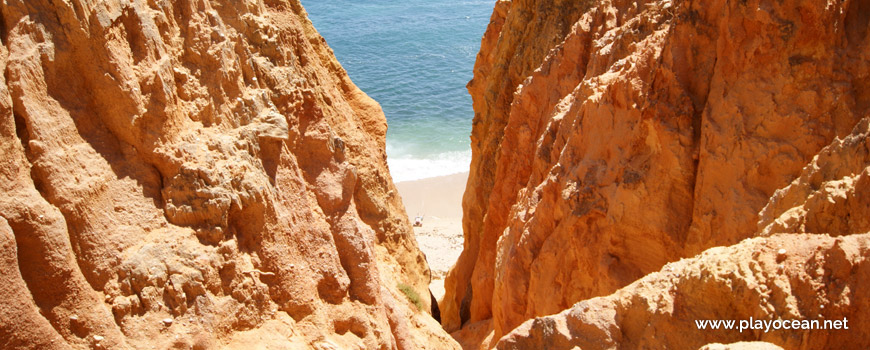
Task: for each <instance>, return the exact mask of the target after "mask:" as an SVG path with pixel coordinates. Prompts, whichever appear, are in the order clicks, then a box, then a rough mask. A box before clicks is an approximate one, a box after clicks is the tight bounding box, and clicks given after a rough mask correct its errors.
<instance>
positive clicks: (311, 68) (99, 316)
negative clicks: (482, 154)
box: [0, 0, 457, 349]
mask: <svg viewBox="0 0 870 350" xmlns="http://www.w3.org/2000/svg"><path fill="white" fill-rule="evenodd" d="M0 12H2V18H0V32H2V33H0V34H2V36H0V38H2V45H0V66H2V67H3V71H4V74H3V76H2V77H0V80H2V81H0V138H2V142H0V156H2V162H0V174H2V175H0V176H2V179H3V181H2V182H0V193H2V195H0V217H2V218H0V279H2V280H0V298H2V299H3V302H2V303H0V309H2V310H0V321H2V322H0V347H2V348H4V349H43V348H44V349H67V348H70V349H83V348H108V349H130V348H148V349H151V348H159V349H163V348H173V349H212V348H246V349H247V348H251V346H252V345H256V346H257V347H256V348H282V349H284V348H293V349H295V348H317V349H332V348H346V349H352V348H359V349H412V348H427V347H429V348H436V349H444V348H454V347H456V346H457V345H456V343H455V342H454V341H453V340H452V339H451V338H450V337H449V336H448V335H447V334H446V333H445V332H444V331H443V330H441V329H440V327H438V324H437V322H436V321H434V320H433V319H432V318H431V317H430V316H429V315H428V313H427V310H428V309H425V308H424V310H426V311H420V310H418V309H417V307H416V306H414V303H413V302H412V301H411V300H409V297H408V296H406V295H405V294H403V293H402V292H400V291H399V288H398V287H397V286H398V285H400V284H402V285H407V286H409V287H410V288H411V289H412V290H414V291H416V292H417V293H418V294H420V295H424V296H425V295H428V291H427V285H428V281H429V276H428V268H427V265H426V262H425V259H424V257H423V255H422V254H421V253H420V251H419V250H418V249H417V245H416V242H415V240H414V238H413V235H412V231H411V227H410V225H409V223H408V222H407V218H406V217H405V215H404V208H403V207H402V204H401V201H400V199H399V197H398V196H397V195H396V191H395V189H394V186H393V184H392V180H391V179H390V175H389V172H388V170H387V167H386V162H385V160H386V155H385V150H384V149H385V146H384V142H385V140H384V137H385V132H386V122H385V119H384V116H383V113H382V112H381V110H380V107H379V106H378V105H377V103H375V102H374V101H373V100H371V99H370V98H368V97H367V96H366V95H365V94H364V93H362V92H361V91H360V90H359V89H357V88H356V86H355V85H354V84H353V83H352V82H351V81H350V80H349V79H348V77H347V75H346V73H345V72H344V70H343V69H342V68H341V66H340V65H339V63H338V62H337V61H336V60H335V58H334V57H333V55H332V52H331V50H330V49H329V48H328V47H327V46H326V43H325V41H324V40H323V39H322V38H321V37H320V36H319V35H318V34H317V33H316V31H315V30H314V28H313V26H312V25H311V23H310V22H309V20H308V19H307V16H306V14H305V12H304V10H303V9H302V7H301V5H300V4H299V2H298V0H264V1H211V0H180V1H152V0H147V1H146V0H132V1H84V0H72V1H60V2H58V1H51V0H10V1H4V2H3V3H2V4H0ZM406 289H407V288H406ZM422 299H423V300H421V302H422V303H423V304H424V306H425V307H428V306H429V298H422Z"/></svg>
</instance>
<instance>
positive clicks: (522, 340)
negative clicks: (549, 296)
mask: <svg viewBox="0 0 870 350" xmlns="http://www.w3.org/2000/svg"><path fill="white" fill-rule="evenodd" d="M781 249H785V251H786V253H784V254H780V250H781ZM868 256H870V234H859V235H850V236H845V237H838V238H832V237H830V236H827V235H813V234H807V235H794V234H782V235H775V236H771V237H767V238H754V239H749V240H746V241H744V242H741V243H740V244H737V245H734V246H730V247H716V248H711V249H709V250H707V251H705V252H704V253H702V254H700V255H699V256H697V257H695V258H692V259H685V260H681V261H679V262H674V263H670V264H667V265H665V267H664V269H662V271H660V272H656V273H653V274H650V275H648V276H646V277H644V278H642V279H640V280H639V281H637V282H635V283H632V284H631V285H629V286H627V287H625V288H623V289H620V290H619V291H617V292H616V293H614V294H611V295H609V296H607V297H598V298H592V299H589V300H585V301H582V302H580V303H577V304H576V305H574V306H573V307H572V308H570V309H568V310H565V311H563V312H561V313H559V314H556V315H552V316H545V317H540V318H536V319H533V320H529V321H527V322H525V323H523V324H522V325H520V326H519V327H517V328H516V329H514V330H513V331H512V332H511V333H509V334H508V335H507V336H505V337H504V338H502V339H501V341H500V342H499V343H498V346H497V348H498V349H571V348H572V347H574V346H577V347H579V348H580V349H653V348H655V349H698V348H701V347H702V346H704V345H705V344H708V343H714V342H716V343H719V342H723V343H731V342H738V341H752V340H760V341H764V342H768V343H772V344H776V345H778V346H781V347H782V348H785V349H864V348H867V347H868V346H870V331H868V330H867V326H870V317H868V314H867V312H866V311H865V310H866V308H867V307H870V293H868V292H866V290H868V288H867V287H866V286H867V284H868V278H870V259H868ZM750 318H752V319H753V320H776V319H783V320H789V321H790V320H806V321H811V320H818V321H819V324H820V325H823V322H824V320H830V321H834V320H837V321H843V320H844V319H845V320H847V322H845V326H847V327H848V329H828V330H823V329H817V330H794V331H791V330H782V329H780V330H773V329H771V330H769V331H767V332H765V329H763V328H762V329H744V330H743V331H742V332H741V331H740V330H739V329H738V328H737V326H739V323H735V324H736V326H735V327H734V329H731V330H726V329H724V328H723V329H718V330H712V329H699V327H698V326H697V325H696V322H695V321H696V320H718V319H725V320H737V321H738V322H739V320H745V321H747V322H748V321H749V320H750ZM746 325H747V326H748V323H747V324H746ZM841 327H842V326H841ZM710 348H714V349H716V348H719V349H721V348H722V347H713V346H711V347H710Z"/></svg>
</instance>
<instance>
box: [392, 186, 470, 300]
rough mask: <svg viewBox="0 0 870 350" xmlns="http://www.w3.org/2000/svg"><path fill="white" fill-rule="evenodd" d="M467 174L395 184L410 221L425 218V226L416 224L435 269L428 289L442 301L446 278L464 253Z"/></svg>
mask: <svg viewBox="0 0 870 350" xmlns="http://www.w3.org/2000/svg"><path fill="white" fill-rule="evenodd" d="M467 179H468V173H461V174H455V175H447V176H441V177H433V178H428V179H422V180H417V181H406V182H399V183H396V187H397V188H398V189H399V195H401V196H402V200H403V201H404V203H405V209H406V210H407V212H408V216H409V217H410V219H411V222H414V219H415V217H416V216H422V217H423V226H422V227H414V233H415V234H416V236H417V243H418V244H419V245H420V250H422V251H423V253H424V254H426V259H427V260H428V261H429V268H430V269H431V270H432V283H431V284H430V285H429V288H430V289H431V290H432V294H433V295H435V298H437V299H438V300H439V301H440V300H441V298H442V297H443V296H444V277H445V276H446V275H447V270H449V269H450V267H452V266H453V264H454V263H455V262H456V259H457V258H458V257H459V253H460V252H462V194H463V193H464V192H465V182H466V180H467Z"/></svg>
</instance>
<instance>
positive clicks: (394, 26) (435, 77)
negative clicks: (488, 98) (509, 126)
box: [302, 0, 495, 182]
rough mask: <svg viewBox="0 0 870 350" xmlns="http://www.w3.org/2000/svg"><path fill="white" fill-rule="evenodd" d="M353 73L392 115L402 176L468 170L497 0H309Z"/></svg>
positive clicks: (392, 142) (393, 166)
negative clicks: (486, 38) (475, 93)
mask: <svg viewBox="0 0 870 350" xmlns="http://www.w3.org/2000/svg"><path fill="white" fill-rule="evenodd" d="M302 4H303V6H305V9H306V10H307V11H308V15H309V17H310V18H311V21H312V22H314V26H315V27H316V28H317V30H318V31H319V32H320V34H321V35H322V36H323V37H324V38H326V41H327V43H329V46H330V47H332V49H333V51H334V52H335V56H336V57H338V60H339V62H341V64H342V66H343V67H344V68H345V70H347V72H348V74H349V75H350V78H351V79H352V80H353V81H354V83H356V85H357V86H359V87H360V88H361V89H362V90H363V91H365V92H366V93H367V94H368V95H369V96H371V97H372V98H374V99H375V100H377V101H378V102H379V103H380V104H381V107H383V109H384V113H385V114H386V116H387V124H388V125H389V129H388V130H389V131H388V132H387V156H388V158H387V159H388V162H389V165H390V172H391V173H392V175H393V180H394V181H396V182H400V181H408V180H416V179H420V178H427V177H435V176H441V175H448V174H453V173H459V172H464V171H468V165H469V163H470V161H471V149H470V141H469V135H470V134H471V120H472V118H473V116H474V112H473V111H472V109H471V97H470V96H469V95H468V92H467V90H466V89H465V84H466V83H468V81H469V80H471V77H472V69H473V67H474V60H475V58H476V55H477V52H478V50H479V49H480V40H481V37H482V36H483V32H484V30H486V26H487V24H488V23H489V17H490V15H491V14H492V9H493V5H494V4H495V0H467V1H461V0H460V1H455V0H454V1H448V0H403V1H388V0H365V1H363V0H355V1H354V0H302Z"/></svg>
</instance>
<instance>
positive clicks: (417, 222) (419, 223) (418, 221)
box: [414, 215, 423, 227]
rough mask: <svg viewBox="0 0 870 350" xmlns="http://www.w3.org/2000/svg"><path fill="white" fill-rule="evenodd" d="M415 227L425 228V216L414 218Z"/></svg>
mask: <svg viewBox="0 0 870 350" xmlns="http://www.w3.org/2000/svg"><path fill="white" fill-rule="evenodd" d="M414 227H423V215H417V217H415V218H414Z"/></svg>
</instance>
